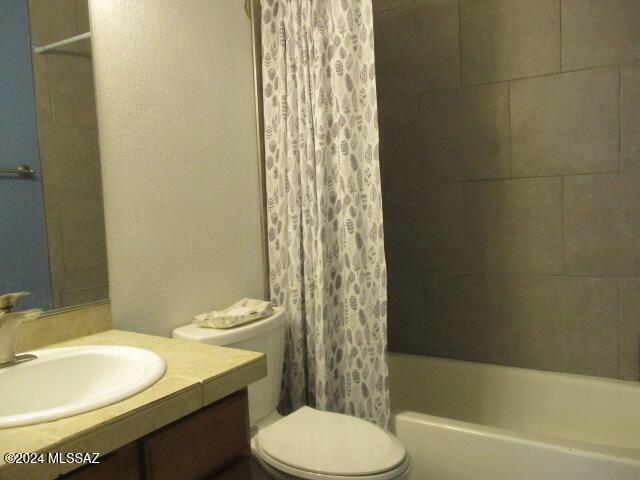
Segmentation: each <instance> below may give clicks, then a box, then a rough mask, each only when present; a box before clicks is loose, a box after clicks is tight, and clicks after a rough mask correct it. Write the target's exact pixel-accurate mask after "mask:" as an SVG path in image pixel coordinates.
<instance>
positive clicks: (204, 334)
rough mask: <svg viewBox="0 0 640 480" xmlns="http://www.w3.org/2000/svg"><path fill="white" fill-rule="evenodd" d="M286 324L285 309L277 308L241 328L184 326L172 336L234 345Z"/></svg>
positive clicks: (175, 330)
mask: <svg viewBox="0 0 640 480" xmlns="http://www.w3.org/2000/svg"><path fill="white" fill-rule="evenodd" d="M283 322H284V309H283V308H281V307H276V308H275V309H274V314H273V315H271V316H269V317H267V318H263V319H261V320H256V321H255V322H251V323H247V324H245V325H242V326H240V327H235V328H227V329H218V328H205V327H199V326H197V325H195V324H193V323H190V324H188V325H183V326H182V327H178V328H176V329H174V330H173V332H172V333H171V336H172V337H173V338H180V339H182V340H189V341H191V342H198V343H206V344H208V345H221V346H224V345H233V344H235V343H238V342H242V341H245V340H248V339H250V338H255V337H259V336H260V335H264V334H265V333H267V332H269V331H271V330H273V329H275V328H278V327H279V326H280V325H282V324H283Z"/></svg>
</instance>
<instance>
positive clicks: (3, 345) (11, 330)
mask: <svg viewBox="0 0 640 480" xmlns="http://www.w3.org/2000/svg"><path fill="white" fill-rule="evenodd" d="M25 295H29V293H28V292H19V293H9V294H6V295H0V368H5V367H10V366H12V365H16V364H18V363H22V362H26V361H28V360H33V359H35V358H36V356H35V355H31V354H29V353H25V354H22V355H16V341H17V339H18V330H19V329H20V324H21V323H22V322H23V321H24V320H32V319H34V318H38V317H39V316H40V315H41V314H42V310H25V311H24V312H14V311H13V309H14V307H15V305H16V302H17V301H18V299H19V298H21V297H24V296H25Z"/></svg>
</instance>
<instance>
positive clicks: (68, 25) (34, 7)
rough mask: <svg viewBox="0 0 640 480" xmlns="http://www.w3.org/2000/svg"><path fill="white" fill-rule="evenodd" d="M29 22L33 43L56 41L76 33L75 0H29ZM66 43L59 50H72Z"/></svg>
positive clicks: (74, 48)
mask: <svg viewBox="0 0 640 480" xmlns="http://www.w3.org/2000/svg"><path fill="white" fill-rule="evenodd" d="M28 5H29V24H30V30H31V42H32V43H33V45H44V44H47V43H53V42H57V41H59V40H63V39H65V38H68V37H72V36H74V35H77V34H78V28H77V21H76V0H55V1H53V2H52V1H51V0H29V4H28ZM76 50H77V47H76V46H75V45H68V46H65V47H62V48H60V50H59V51H66V52H69V51H73V52H75V51H76Z"/></svg>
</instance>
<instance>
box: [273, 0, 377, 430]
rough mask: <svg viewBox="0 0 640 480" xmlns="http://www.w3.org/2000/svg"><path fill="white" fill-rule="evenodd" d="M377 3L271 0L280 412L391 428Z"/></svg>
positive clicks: (274, 226) (275, 261) (354, 0)
mask: <svg viewBox="0 0 640 480" xmlns="http://www.w3.org/2000/svg"><path fill="white" fill-rule="evenodd" d="M373 41H374V39H373V13H372V6H371V0H262V50H263V59H262V60H263V65H262V68H263V94H264V116H265V150H266V155H265V162H266V183H267V216H268V240H269V263H270V271H269V274H270V285H271V297H272V300H273V301H274V302H275V303H277V304H279V305H282V306H284V307H286V308H287V310H288V320H287V348H286V352H285V371H284V378H283V395H282V401H281V408H283V409H284V410H285V411H286V412H289V411H291V410H295V409H297V408H299V407H301V406H303V405H311V406H312V407H315V408H318V409H321V410H329V411H334V412H340V413H347V414H350V415H354V416H358V417H360V418H364V419H367V420H369V421H372V422H375V423H377V424H378V425H381V426H383V427H387V426H388V421H389V393H388V386H387V377H388V370H387V363H386V357H385V355H386V344H387V338H386V335H387V325H386V322H387V313H386V309H387V292H386V281H387V280H386V265H385V259H384V241H383V230H382V199H381V191H380V168H379V160H378V124H377V101H376V82H375V66H374V43H373Z"/></svg>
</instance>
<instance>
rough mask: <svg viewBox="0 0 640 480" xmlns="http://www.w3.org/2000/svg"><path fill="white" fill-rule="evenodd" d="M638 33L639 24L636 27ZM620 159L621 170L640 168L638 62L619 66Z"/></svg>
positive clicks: (639, 81) (639, 76) (639, 78)
mask: <svg viewBox="0 0 640 480" xmlns="http://www.w3.org/2000/svg"><path fill="white" fill-rule="evenodd" d="M638 32H639V33H638V35H640V26H639V27H638ZM620 74H621V79H620V85H621V91H620V121H621V125H620V128H621V142H622V145H621V159H620V164H621V168H622V170H623V171H625V170H627V171H628V170H635V171H638V170H640V63H634V64H630V65H622V66H621V67H620Z"/></svg>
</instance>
